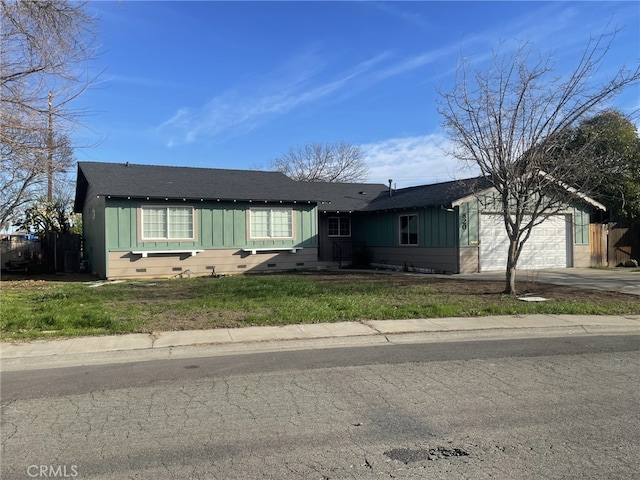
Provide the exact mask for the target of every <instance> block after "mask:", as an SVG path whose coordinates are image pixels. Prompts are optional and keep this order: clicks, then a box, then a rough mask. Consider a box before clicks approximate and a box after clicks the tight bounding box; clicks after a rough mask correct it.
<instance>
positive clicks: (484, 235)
mask: <svg viewBox="0 0 640 480" xmlns="http://www.w3.org/2000/svg"><path fill="white" fill-rule="evenodd" d="M525 221H528V219H525ZM572 247H573V228H572V227H571V215H568V214H567V215H549V216H548V217H547V218H546V219H545V220H544V221H543V222H542V223H541V224H540V225H536V226H535V227H534V228H533V230H532V232H531V236H530V237H529V239H528V240H527V242H526V243H525V244H524V247H523V248H522V253H521V254H520V259H519V260H518V268H531V269H539V268H564V267H570V266H572V264H573V256H572V252H573V249H572ZM508 249H509V239H508V237H507V232H506V230H505V227H504V221H503V218H502V215H501V214H491V213H483V214H481V215H480V271H481V272H486V271H490V270H504V269H505V268H506V267H507V251H508Z"/></svg>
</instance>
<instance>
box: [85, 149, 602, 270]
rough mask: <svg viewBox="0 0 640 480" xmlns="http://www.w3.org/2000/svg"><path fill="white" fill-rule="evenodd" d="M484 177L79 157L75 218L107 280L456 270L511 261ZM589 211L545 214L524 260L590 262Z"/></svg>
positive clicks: (93, 264)
mask: <svg viewBox="0 0 640 480" xmlns="http://www.w3.org/2000/svg"><path fill="white" fill-rule="evenodd" d="M482 182H485V180H484V179H469V180H462V181H453V182H445V183H440V184H434V185H425V186H419V187H410V188H404V189H400V190H391V189H390V188H389V187H387V186H385V185H382V184H358V183H350V184H343V183H310V182H298V181H294V180H291V179H289V178H288V177H286V176H285V175H283V174H281V173H276V172H262V171H250V170H223V169H205V168H191V167H161V166H149V165H130V164H117V163H93V162H80V163H79V164H78V181H77V186H76V200H75V211H76V212H78V213H82V218H83V232H84V245H85V251H84V255H85V258H86V259H87V260H88V262H89V268H90V270H91V271H92V272H94V273H96V274H98V275H99V276H100V277H102V278H129V277H142V276H147V277H166V276H172V275H180V274H184V273H187V272H189V273H193V274H196V275H207V274H214V273H215V274H222V273H240V272H246V271H273V270H290V269H313V268H316V267H317V266H318V265H319V262H327V261H337V262H340V263H348V262H350V261H351V260H354V259H355V260H358V259H366V260H367V262H370V263H372V264H373V265H377V266H386V267H393V268H400V269H407V270H418V271H423V270H424V271H437V272H451V273H461V272H475V271H484V270H493V269H502V268H504V264H505V263H506V247H505V239H506V233H505V232H504V227H503V226H502V229H501V228H500V227H501V224H500V221H499V220H500V219H499V215H498V214H497V213H496V212H495V209H492V208H491V205H492V203H491V201H490V200H491V191H490V189H489V188H488V187H489V186H488V184H486V183H482ZM478 191H485V193H486V196H485V197H482V196H481V197H480V198H487V199H489V201H479V200H478V196H477V195H476V193H477V192H478ZM594 208H595V209H604V207H603V206H602V205H600V204H597V202H593V201H591V200H589V199H586V197H582V198H578V197H576V204H575V205H569V206H567V209H566V211H564V212H562V214H558V215H552V216H550V218H549V219H548V220H547V221H545V222H544V223H543V224H542V225H540V226H539V227H536V229H534V232H533V235H532V238H531V239H530V240H529V242H528V245H527V246H525V251H524V252H523V254H522V257H521V260H520V263H519V265H520V266H521V267H525V268H544V267H568V266H584V267H586V266H589V262H590V254H589V214H590V212H591V211H592V210H593V209H594ZM542 251H544V253H542Z"/></svg>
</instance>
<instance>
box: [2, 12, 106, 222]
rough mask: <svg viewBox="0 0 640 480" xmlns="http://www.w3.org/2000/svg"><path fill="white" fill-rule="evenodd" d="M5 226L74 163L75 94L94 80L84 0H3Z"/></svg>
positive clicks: (89, 28)
mask: <svg viewBox="0 0 640 480" xmlns="http://www.w3.org/2000/svg"><path fill="white" fill-rule="evenodd" d="M0 22H1V23H0V45H1V48H2V51H1V55H0V89H1V90H0V109H1V110H2V115H1V116H0V154H1V155H2V165H1V167H2V170H1V171H0V227H6V226H7V223H8V221H9V220H10V219H11V218H12V217H14V216H15V214H16V213H17V212H16V210H17V209H19V208H21V207H24V206H25V205H26V204H28V203H29V202H30V201H32V200H33V199H34V198H36V197H37V196H38V195H40V194H41V193H42V190H41V189H42V185H43V182H46V178H47V176H50V175H55V174H56V172H64V171H66V169H68V168H69V167H70V166H71V164H72V161H70V158H71V157H70V155H69V151H70V149H71V144H70V132H71V129H72V128H73V127H74V126H76V125H77V123H78V120H79V116H80V115H81V113H82V112H80V111H77V110H73V109H71V106H70V105H71V102H72V101H73V100H74V99H76V98H77V97H78V96H79V95H80V94H81V93H82V92H84V91H85V90H86V89H87V88H88V86H89V85H90V83H91V82H90V79H89V77H88V76H87V72H88V69H87V64H88V62H89V61H90V60H91V59H92V58H93V57H94V50H93V49H92V46H93V42H94V39H95V37H94V35H93V33H92V30H91V27H92V26H93V20H92V19H91V18H90V17H89V16H88V15H87V14H86V13H85V12H84V4H82V3H72V2H68V1H63V0H41V1H30V0H15V1H9V0H0Z"/></svg>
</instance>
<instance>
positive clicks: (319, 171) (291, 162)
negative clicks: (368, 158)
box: [270, 141, 368, 183]
mask: <svg viewBox="0 0 640 480" xmlns="http://www.w3.org/2000/svg"><path fill="white" fill-rule="evenodd" d="M270 167H271V169H273V170H275V171H278V172H282V173H284V174H285V175H287V176H288V177H290V178H293V179H294V180H304V181H308V182H344V183H349V182H361V181H365V180H366V179H367V175H368V168H367V165H366V163H365V154H364V151H363V150H362V149H361V148H360V147H357V146H354V145H351V144H349V143H346V142H344V141H340V142H338V143H317V142H314V143H309V144H307V145H304V146H302V147H296V148H290V149H289V151H288V152H287V153H286V154H284V155H283V156H281V157H280V158H277V159H275V160H274V161H273V162H271V165H270Z"/></svg>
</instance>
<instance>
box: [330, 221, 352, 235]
mask: <svg viewBox="0 0 640 480" xmlns="http://www.w3.org/2000/svg"><path fill="white" fill-rule="evenodd" d="M333 218H335V219H338V235H331V234H330V233H328V232H329V220H331V219H333ZM343 221H348V222H349V235H341V234H340V233H339V232H340V223H341V222H343ZM327 234H328V235H329V237H331V238H338V237H342V238H348V237H350V236H351V217H328V219H327Z"/></svg>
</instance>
